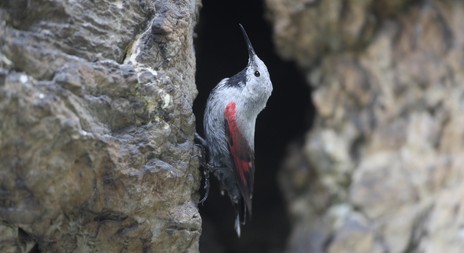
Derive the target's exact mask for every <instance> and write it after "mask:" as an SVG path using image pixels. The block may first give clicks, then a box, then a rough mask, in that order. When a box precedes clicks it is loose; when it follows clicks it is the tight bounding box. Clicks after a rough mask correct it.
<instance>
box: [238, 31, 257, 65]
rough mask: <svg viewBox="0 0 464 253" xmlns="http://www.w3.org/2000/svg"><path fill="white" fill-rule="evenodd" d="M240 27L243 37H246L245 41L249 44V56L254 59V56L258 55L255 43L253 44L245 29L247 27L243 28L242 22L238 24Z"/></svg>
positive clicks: (251, 59)
mask: <svg viewBox="0 0 464 253" xmlns="http://www.w3.org/2000/svg"><path fill="white" fill-rule="evenodd" d="M238 25H239V26H240V28H241V29H242V33H243V38H244V39H245V43H246V44H247V46H248V57H249V60H250V61H253V56H254V55H256V53H255V50H254V49H253V45H251V42H250V39H249V38H248V34H247V33H246V31H245V28H243V26H242V24H238Z"/></svg>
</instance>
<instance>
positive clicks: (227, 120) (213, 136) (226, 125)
mask: <svg viewBox="0 0 464 253" xmlns="http://www.w3.org/2000/svg"><path fill="white" fill-rule="evenodd" d="M239 26H240V29H241V31H242V34H243V37H244V40H245V43H246V45H247V49H248V64H247V65H246V67H245V68H244V69H243V70H241V71H240V72H238V73H237V74H235V75H233V76H232V77H228V78H224V79H222V80H221V81H220V82H219V83H218V84H217V85H216V87H215V88H214V89H213V90H212V91H211V92H210V94H209V97H208V99H207V103H206V108H205V113H204V118H203V126H204V134H205V139H203V138H202V137H201V136H200V135H199V134H198V133H196V134H195V140H196V142H197V143H198V145H200V146H201V147H202V149H203V152H202V155H201V156H200V157H203V158H202V159H200V160H201V161H200V162H201V165H202V166H203V167H204V168H205V169H206V170H205V188H206V193H205V196H204V198H203V199H202V200H201V201H200V202H201V203H203V202H204V201H205V200H206V198H207V196H208V192H209V183H208V181H209V174H210V173H212V174H213V175H214V176H215V177H216V178H217V180H218V181H219V185H220V188H221V193H222V195H224V192H226V193H227V195H228V196H229V199H230V201H231V203H232V206H233V208H234V211H235V214H236V217H235V223H234V227H235V231H236V233H237V235H238V237H240V234H241V225H245V223H246V220H247V215H248V217H251V215H252V198H253V182H254V173H255V151H254V150H255V149H254V137H255V125H256V118H257V116H258V114H259V113H260V112H261V111H262V110H263V109H264V108H265V107H266V103H267V101H268V99H269V97H270V96H271V93H272V82H271V79H270V75H269V71H268V69H267V67H266V65H265V64H264V62H263V61H262V60H261V59H260V58H259V57H258V55H257V54H256V53H255V50H254V49H253V46H252V44H251V42H250V39H249V38H248V35H247V33H246V31H245V29H244V28H243V26H242V25H241V24H239Z"/></svg>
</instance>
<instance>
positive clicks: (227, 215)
mask: <svg viewBox="0 0 464 253" xmlns="http://www.w3.org/2000/svg"><path fill="white" fill-rule="evenodd" d="M263 4H264V3H263V2H261V1H246V0H240V1H211V0H209V1H203V7H202V9H201V12H200V22H199V24H198V26H197V28H196V31H197V38H196V40H195V47H196V48H195V50H196V57H197V73H196V83H197V86H198V90H199V95H198V97H197V99H196V101H195V104H194V112H195V115H196V117H197V129H198V132H199V133H200V134H201V135H203V124H202V120H203V110H204V107H205V104H206V100H207V97H208V95H209V92H210V91H211V89H213V88H214V86H216V84H217V83H218V82H219V81H220V80H221V79H222V78H225V77H231V76H233V75H234V74H236V73H238V72H239V71H241V70H242V69H243V68H244V67H245V66H246V64H247V61H248V53H247V47H246V45H245V42H244V41H243V37H242V34H241V31H240V28H239V25H238V24H239V23H241V24H242V25H243V26H244V28H245V29H246V31H247V33H248V36H249V37H250V40H251V42H252V44H253V47H254V49H255V51H256V53H257V54H258V56H259V57H260V58H261V59H262V60H263V61H264V62H265V63H266V65H267V67H268V70H269V73H270V75H271V80H272V82H273V86H274V90H273V93H272V96H271V98H270V99H269V101H268V104H267V107H266V109H265V110H264V111H263V112H261V114H260V115H259V116H258V119H257V125H256V137H255V138H256V139H255V151H256V173H255V187H254V195H253V217H252V219H251V220H250V221H249V222H247V224H246V226H244V227H243V228H242V237H241V238H240V239H238V238H237V236H236V234H235V232H234V224H233V222H234V218H235V217H234V212H233V208H232V205H231V204H230V202H229V199H228V197H227V196H221V195H220V192H219V187H218V184H217V182H215V181H214V180H212V185H211V190H210V195H209V198H208V200H207V201H206V202H205V204H204V206H200V213H201V215H202V219H203V234H202V237H201V239H200V252H202V253H210V252H215V253H222V252H224V253H225V252H227V253H232V252H282V251H283V249H284V248H285V244H286V240H287V237H288V233H289V221H288V217H287V213H286V210H285V203H284V202H283V198H282V196H281V193H280V191H279V187H278V184H277V172H278V169H279V166H280V164H281V162H282V159H283V158H284V156H285V153H286V147H287V146H288V144H289V143H290V142H292V141H295V140H299V139H302V138H303V135H304V133H305V132H306V130H307V129H308V128H309V126H310V125H311V119H312V118H313V113H314V109H313V106H312V104H311V101H310V90H309V88H308V86H307V85H306V84H305V82H304V77H303V76H302V75H301V74H300V73H299V72H298V70H297V69H296V67H295V65H294V64H293V63H290V62H284V61H282V60H281V59H280V58H279V57H278V55H277V54H276V53H275V51H274V45H273V43H272V34H271V28H270V26H269V24H268V23H267V21H266V20H265V17H264V6H263Z"/></svg>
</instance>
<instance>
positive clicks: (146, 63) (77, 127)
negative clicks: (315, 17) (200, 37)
mask: <svg viewBox="0 0 464 253" xmlns="http://www.w3.org/2000/svg"><path fill="white" fill-rule="evenodd" d="M197 18H198V3H197V2H196V1H184V2H178V1H161V0H160V1H105V0H102V1H98V3H93V2H92V1H91V2H89V1H6V2H2V3H1V4H0V175H1V176H0V220H1V221H2V222H1V223H0V234H1V235H2V238H1V240H0V251H1V252H29V251H30V250H31V249H33V248H36V249H39V250H41V252H71V251H82V252H96V251H99V252H135V251H140V252H141V251H144V252H198V239H199V236H200V233H201V218H200V216H199V214H198V210H197V208H196V203H197V201H198V196H197V193H196V189H198V184H199V173H198V170H197V167H198V161H197V159H196V158H195V156H194V148H193V133H194V116H193V114H192V109H191V108H192V103H193V99H194V97H195V96H196V88H195V80H194V71H195V57H194V53H193V42H192V38H193V27H194V25H195V23H196V21H197ZM159 24H161V25H159ZM165 24H169V26H170V27H171V28H170V29H164V30H165V31H164V32H163V33H160V32H158V30H159V29H155V27H158V26H160V27H164V26H165Z"/></svg>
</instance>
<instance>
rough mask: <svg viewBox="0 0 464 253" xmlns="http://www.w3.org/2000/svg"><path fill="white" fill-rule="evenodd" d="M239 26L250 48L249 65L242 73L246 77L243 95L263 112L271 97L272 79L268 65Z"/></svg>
mask: <svg viewBox="0 0 464 253" xmlns="http://www.w3.org/2000/svg"><path fill="white" fill-rule="evenodd" d="M239 25H240V28H241V29H242V32H243V37H244V39H245V42H246V44H247V46H248V65H247V66H246V68H245V69H244V70H243V71H242V77H245V86H244V87H243V91H242V94H241V95H242V96H243V98H244V99H246V100H247V101H248V103H252V104H254V106H257V107H258V108H257V109H258V110H259V111H261V110H262V109H264V107H265V106H266V102H267V100H268V99H269V97H270V96H271V92H272V83H271V78H270V76H269V72H268V70H267V67H266V65H265V64H264V62H263V61H261V59H259V57H258V56H257V55H256V53H255V50H254V49H253V46H252V45H251V42H250V39H249V38H248V35H247V33H246V32H245V29H244V28H243V26H242V25H241V24H239ZM243 72H244V73H243Z"/></svg>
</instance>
